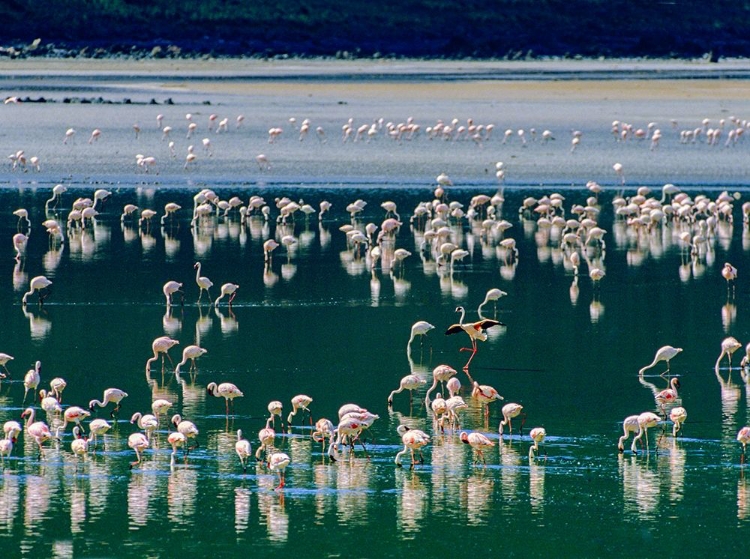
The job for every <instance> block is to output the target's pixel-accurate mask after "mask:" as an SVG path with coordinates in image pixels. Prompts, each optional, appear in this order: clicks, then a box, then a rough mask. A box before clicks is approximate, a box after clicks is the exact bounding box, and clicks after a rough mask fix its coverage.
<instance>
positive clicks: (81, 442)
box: [70, 425, 91, 456]
mask: <svg viewBox="0 0 750 559" xmlns="http://www.w3.org/2000/svg"><path fill="white" fill-rule="evenodd" d="M89 442H91V439H87V438H85V437H84V436H83V435H82V434H81V428H80V427H78V426H77V425H76V426H75V427H73V441H71V443H70V450H71V451H72V452H73V454H75V455H76V456H83V455H84V454H86V453H87V452H88V451H89Z"/></svg>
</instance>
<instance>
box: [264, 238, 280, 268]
mask: <svg viewBox="0 0 750 559" xmlns="http://www.w3.org/2000/svg"><path fill="white" fill-rule="evenodd" d="M278 247H279V243H277V242H276V241H275V240H274V239H268V240H267V241H266V242H264V243H263V260H264V261H265V262H266V263H268V262H270V261H271V253H272V252H273V251H274V250H276V249H277V248H278Z"/></svg>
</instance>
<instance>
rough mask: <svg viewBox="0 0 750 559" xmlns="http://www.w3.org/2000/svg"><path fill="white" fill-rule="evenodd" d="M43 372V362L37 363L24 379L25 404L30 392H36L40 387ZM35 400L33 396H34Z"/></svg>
mask: <svg viewBox="0 0 750 559" xmlns="http://www.w3.org/2000/svg"><path fill="white" fill-rule="evenodd" d="M41 371H42V362H41V361H37V362H36V363H35V364H34V368H33V369H29V370H28V371H27V372H26V374H25V375H24V377H23V402H25V401H26V395H27V394H28V392H29V390H31V392H32V394H33V393H34V392H36V389H37V387H38V386H39V383H40V382H41V375H40V373H41ZM32 400H33V396H32Z"/></svg>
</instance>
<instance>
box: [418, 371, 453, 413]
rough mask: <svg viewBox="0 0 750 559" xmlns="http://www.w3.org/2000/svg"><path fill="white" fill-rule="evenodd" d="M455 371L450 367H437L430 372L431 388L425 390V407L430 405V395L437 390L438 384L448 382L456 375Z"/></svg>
mask: <svg viewBox="0 0 750 559" xmlns="http://www.w3.org/2000/svg"><path fill="white" fill-rule="evenodd" d="M456 374H457V373H456V369H454V368H453V367H451V366H450V365H438V366H437V367H435V368H434V369H433V370H432V386H430V387H429V388H428V389H427V394H425V397H424V403H425V406H426V407H429V405H430V393H431V392H432V391H433V390H435V388H437V385H438V382H448V381H450V379H452V378H454V377H455V375H456ZM459 384H460V383H459Z"/></svg>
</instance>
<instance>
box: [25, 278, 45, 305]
mask: <svg viewBox="0 0 750 559" xmlns="http://www.w3.org/2000/svg"><path fill="white" fill-rule="evenodd" d="M50 285H52V282H51V281H50V280H48V279H47V278H46V277H44V276H36V277H34V278H31V282H30V283H29V290H28V291H27V292H26V293H24V294H23V298H22V299H21V304H22V305H24V306H25V305H26V300H27V299H28V298H29V295H32V294H33V293H34V291H38V292H39V305H40V306H41V305H44V300H45V299H46V298H47V297H48V295H49V294H46V295H42V291H43V290H44V289H47V288H48V287H49V286H50Z"/></svg>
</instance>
